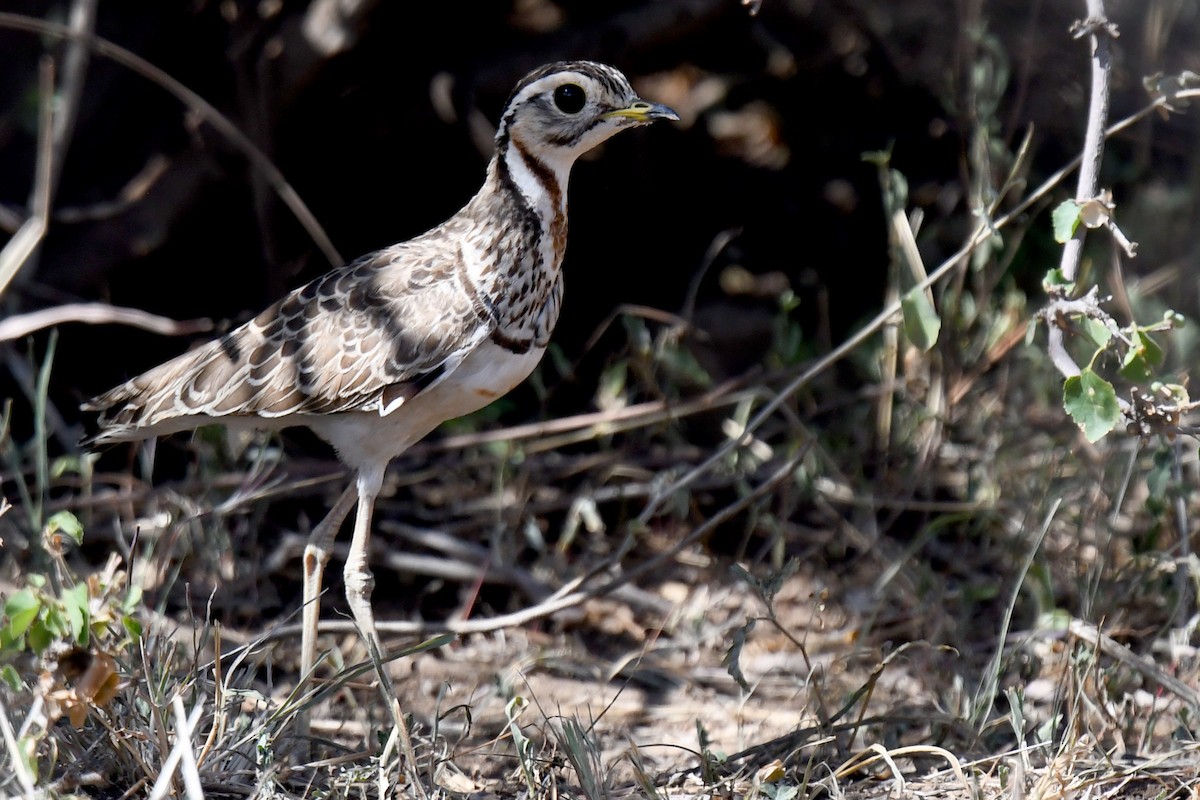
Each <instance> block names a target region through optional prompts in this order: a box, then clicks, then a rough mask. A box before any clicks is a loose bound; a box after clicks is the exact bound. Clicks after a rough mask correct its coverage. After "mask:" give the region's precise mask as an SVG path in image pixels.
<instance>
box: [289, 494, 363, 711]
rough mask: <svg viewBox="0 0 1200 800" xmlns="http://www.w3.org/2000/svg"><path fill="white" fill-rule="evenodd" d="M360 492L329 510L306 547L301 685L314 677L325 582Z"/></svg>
mask: <svg viewBox="0 0 1200 800" xmlns="http://www.w3.org/2000/svg"><path fill="white" fill-rule="evenodd" d="M357 493H358V490H357V487H356V485H355V484H354V483H352V484H350V486H348V487H347V488H346V491H344V492H342V496H341V497H339V498H338V500H337V502H336V503H334V504H333V508H331V509H329V513H328V514H326V515H325V519H323V520H321V522H320V523H319V524H318V525H317V527H315V528H313V531H312V533H311V534H309V537H308V544H306V545H305V546H304V618H303V619H304V623H303V627H304V629H303V631H302V632H301V640H300V681H301V683H300V685H299V687H298V688H301V689H303V688H304V685H305V684H306V683H307V682H308V680H309V679H310V678H311V677H312V674H311V673H312V670H313V666H314V665H315V664H316V660H317V625H318V624H319V623H320V621H321V580H322V577H323V575H324V573H325V565H326V564H327V563H329V556H330V555H332V554H333V540H334V539H335V538H336V537H337V532H338V529H339V528H341V527H342V521H343V520H345V519H346V514H347V513H349V511H350V507H351V506H352V505H354V498H355V496H356V495H357Z"/></svg>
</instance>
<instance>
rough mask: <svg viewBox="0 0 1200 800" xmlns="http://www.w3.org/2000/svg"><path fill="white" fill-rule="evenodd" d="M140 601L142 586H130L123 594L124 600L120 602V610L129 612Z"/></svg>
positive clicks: (131, 611)
mask: <svg viewBox="0 0 1200 800" xmlns="http://www.w3.org/2000/svg"><path fill="white" fill-rule="evenodd" d="M141 602H142V587H140V586H130V587H129V592H128V593H127V594H126V595H125V600H124V601H122V602H121V610H122V611H124V612H125V613H126V614H131V613H133V611H134V610H135V609H136V608H137V607H138V605H139V604H140V603H141Z"/></svg>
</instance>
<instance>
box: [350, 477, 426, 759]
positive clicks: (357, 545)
mask: <svg viewBox="0 0 1200 800" xmlns="http://www.w3.org/2000/svg"><path fill="white" fill-rule="evenodd" d="M382 484H383V467H382V466H381V467H380V468H378V469H366V468H364V469H360V470H359V473H358V511H357V513H356V514H355V517H354V538H352V539H351V540H350V552H349V554H348V555H347V556H346V571H345V573H343V574H344V577H345V582H346V602H347V603H349V604H350V613H351V614H353V615H354V622H355V624H356V625H358V630H359V633H360V634H361V635H362V637H363V641H364V642H365V644H366V645H367V654H368V655H369V656H370V657H371V661H372V662H374V663H375V665H376V672H377V673H378V674H379V690H380V692H382V693H383V701H384V703H385V704H386V705H387V707H388V710H389V711H390V712H391V715H392V722H393V723H394V724H395V726H396V730H397V733H398V734H399V736H400V739H401V742H403V743H404V744H405V748H404V749H405V753H406V754H407V755H411V752H412V745H411V743H409V741H408V731H407V729H405V727H404V718H403V714H401V712H400V704H399V701H398V700H397V698H396V691H395V689H393V688H392V679H391V677H390V676H389V675H388V672H387V667H386V665H385V664H384V662H383V656H384V655H385V653H384V651H383V647H382V645H381V644H380V641H379V632H378V631H376V630H375V613H374V612H373V611H372V610H371V590H372V589H373V588H375V576H374V575H372V574H371V565H370V562H369V560H368V556H369V551H370V543H371V515H372V514H373V512H374V510H375V497H376V496H377V495H378V494H379V487H380V486H381V485H382Z"/></svg>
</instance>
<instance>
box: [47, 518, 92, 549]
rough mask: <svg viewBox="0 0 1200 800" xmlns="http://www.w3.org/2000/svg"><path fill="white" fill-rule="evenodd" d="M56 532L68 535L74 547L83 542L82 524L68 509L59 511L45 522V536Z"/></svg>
mask: <svg viewBox="0 0 1200 800" xmlns="http://www.w3.org/2000/svg"><path fill="white" fill-rule="evenodd" d="M56 533H61V534H63V535H64V536H68V537H70V539H71V541H73V542H74V543H75V546H76V547H78V546H79V545H81V544H83V525H82V524H81V523H80V522H79V518H78V517H76V516H75V515H74V514H72V513H71V512H70V511H59V512H57V513H55V514H54V516H52V517H50V519H49V520H48V521H47V522H46V536H53V535H54V534H56Z"/></svg>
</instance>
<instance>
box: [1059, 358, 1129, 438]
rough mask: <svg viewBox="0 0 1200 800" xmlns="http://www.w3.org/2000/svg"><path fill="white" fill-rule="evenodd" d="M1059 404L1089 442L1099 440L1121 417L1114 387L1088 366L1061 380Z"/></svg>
mask: <svg viewBox="0 0 1200 800" xmlns="http://www.w3.org/2000/svg"><path fill="white" fill-rule="evenodd" d="M1063 408H1065V409H1066V411H1067V413H1068V414H1070V415H1071V419H1073V420H1075V424H1076V425H1078V426H1079V427H1080V428H1081V429H1082V430H1083V435H1084V436H1085V437H1086V438H1087V440H1088V441H1089V442H1096V441H1099V440H1100V439H1101V438H1102V437H1103V436H1104V435H1105V434H1106V433H1108V432H1109V431H1111V430H1112V429H1113V428H1115V427H1116V426H1117V423H1118V422H1120V421H1121V407H1120V406H1119V405H1118V404H1117V392H1116V390H1115V389H1113V386H1112V384H1111V383H1109V382H1108V381H1106V380H1104V378H1101V377H1100V376H1099V375H1097V374H1096V373H1095V372H1093V371H1092V370H1090V369H1085V370H1083V372H1081V373H1080V374H1078V375H1073V376H1072V377H1070V378H1067V380H1066V381H1065V382H1064V383H1063Z"/></svg>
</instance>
